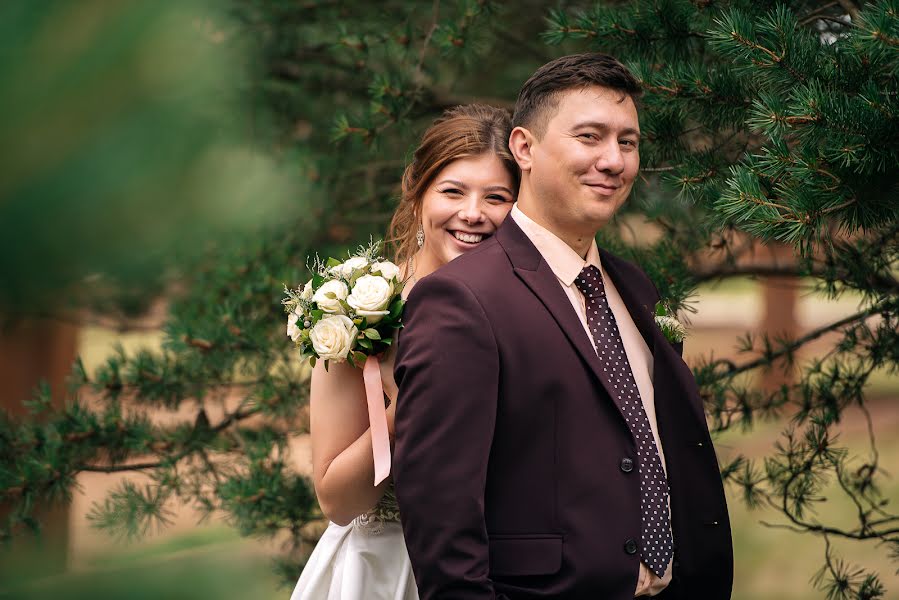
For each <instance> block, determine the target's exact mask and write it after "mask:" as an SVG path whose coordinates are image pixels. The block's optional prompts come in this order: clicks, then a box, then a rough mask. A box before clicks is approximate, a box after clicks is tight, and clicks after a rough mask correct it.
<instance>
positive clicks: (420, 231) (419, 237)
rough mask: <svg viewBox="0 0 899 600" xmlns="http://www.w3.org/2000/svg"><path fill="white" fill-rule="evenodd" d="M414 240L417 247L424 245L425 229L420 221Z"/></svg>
mask: <svg viewBox="0 0 899 600" xmlns="http://www.w3.org/2000/svg"><path fill="white" fill-rule="evenodd" d="M415 241H416V242H418V247H419V248H421V247H422V246H424V245H425V230H424V227H422V225H421V223H419V224H418V231H417V232H416V233H415Z"/></svg>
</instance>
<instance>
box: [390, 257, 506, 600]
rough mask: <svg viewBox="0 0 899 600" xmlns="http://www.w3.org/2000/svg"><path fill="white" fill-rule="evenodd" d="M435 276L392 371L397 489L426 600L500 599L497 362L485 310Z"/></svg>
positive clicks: (414, 300) (407, 326) (408, 323)
mask: <svg viewBox="0 0 899 600" xmlns="http://www.w3.org/2000/svg"><path fill="white" fill-rule="evenodd" d="M441 275H442V274H439V273H438V274H432V275H431V276H429V277H426V278H425V279H423V280H421V281H420V282H419V283H418V285H416V287H415V289H414V290H413V291H412V293H411V294H410V297H409V301H408V303H407V305H406V310H405V314H404V328H403V329H402V330H401V333H400V336H399V346H398V349H397V360H396V366H395V370H394V374H395V377H396V381H397V385H398V386H399V396H398V399H397V408H396V446H395V454H394V466H393V473H394V481H395V485H396V495H397V500H398V501H399V506H400V514H401V521H402V524H403V533H404V536H405V539H406V546H407V548H408V551H409V558H410V560H411V562H412V568H413V571H414V573H415V580H416V583H417V584H418V590H419V595H420V597H421V598H422V600H434V599H438V598H439V599H444V598H452V599H453V600H462V599H464V600H469V599H471V600H474V599H482V598H483V599H493V598H505V596H502V595H500V596H497V595H496V593H495V591H494V589H493V584H492V582H491V581H490V579H489V578H488V573H489V553H488V542H487V529H486V525H485V521H484V489H485V483H486V479H487V463H488V458H489V454H490V446H491V442H492V439H493V430H494V423H495V420H496V406H497V398H498V380H499V372H498V370H499V357H498V351H497V345H496V341H495V339H494V336H493V332H492V329H491V326H490V323H489V321H488V320H487V317H486V315H485V313H484V310H483V309H482V307H481V305H480V304H479V302H478V301H477V299H476V298H475V296H474V295H473V294H472V292H471V291H470V289H469V288H468V287H467V286H466V285H465V284H464V283H463V282H461V281H457V280H454V279H451V278H450V277H443V276H441Z"/></svg>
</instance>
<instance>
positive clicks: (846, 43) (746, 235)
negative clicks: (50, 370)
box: [0, 0, 899, 599]
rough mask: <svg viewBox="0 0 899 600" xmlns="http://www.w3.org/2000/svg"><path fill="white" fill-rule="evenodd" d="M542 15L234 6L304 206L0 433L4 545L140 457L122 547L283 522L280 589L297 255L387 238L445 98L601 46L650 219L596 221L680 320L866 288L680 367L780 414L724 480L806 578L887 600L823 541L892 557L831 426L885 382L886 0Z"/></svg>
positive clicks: (894, 315) (529, 10)
mask: <svg viewBox="0 0 899 600" xmlns="http://www.w3.org/2000/svg"><path fill="white" fill-rule="evenodd" d="M546 4H547V3H542V2H536V1H524V2H516V3H504V2H490V1H487V0H460V1H455V2H424V1H421V0H418V1H414V0H413V1H409V2H399V1H395V0H387V1H385V2H378V3H368V2H357V3H344V2H332V1H329V0H310V1H304V2H294V1H287V0H233V1H232V4H231V6H232V8H231V13H232V17H233V25H232V28H231V30H230V32H229V35H231V36H232V39H233V40H239V41H240V42H241V43H242V44H245V45H246V46H248V47H251V48H254V49H255V52H256V53H255V54H254V55H253V59H252V60H251V61H249V66H248V74H247V77H248V79H249V81H250V85H248V87H247V89H246V91H245V94H246V96H247V98H248V99H249V100H250V101H251V104H252V106H254V111H255V112H256V114H257V115H258V116H259V119H258V124H259V126H258V128H257V129H256V130H255V135H256V136H257V138H258V140H259V142H260V143H261V144H263V145H266V146H267V147H269V148H270V149H271V152H272V154H273V155H275V156H277V157H278V158H279V159H280V160H282V161H283V160H287V161H296V162H297V164H298V165H299V168H300V169H301V170H302V171H303V175H304V178H305V180H306V181H305V185H306V186H307V187H306V188H305V189H304V194H305V195H304V198H303V201H304V203H305V206H307V207H308V208H307V210H305V211H304V214H303V215H302V216H300V217H299V218H297V219H293V220H291V221H290V222H289V223H284V224H283V225H282V226H280V227H272V228H270V229H268V230H265V231H262V232H260V233H259V235H258V236H256V237H255V239H254V241H252V242H246V241H242V242H241V243H239V244H237V243H231V244H229V243H224V242H223V243H222V244H219V245H217V246H216V247H215V248H214V249H213V251H211V253H210V256H209V257H208V258H207V259H206V260H205V261H202V262H201V264H200V265H199V266H198V267H196V268H195V269H193V270H191V271H190V272H189V273H188V276H187V277H186V278H185V282H184V283H185V285H184V289H185V290H186V291H185V292H184V293H183V294H181V295H180V296H178V297H177V299H176V300H175V302H174V303H173V305H172V308H171V310H170V314H169V317H168V320H167V322H166V326H165V344H164V347H163V350H162V351H161V352H158V353H151V352H138V353H133V354H127V353H125V352H121V351H120V352H118V353H116V354H114V355H113V356H111V357H109V359H108V361H107V363H106V365H104V366H103V367H102V368H100V369H99V370H97V371H96V372H94V373H86V372H85V371H84V369H82V368H80V367H79V366H78V365H76V368H75V371H74V376H73V378H72V388H71V392H70V396H71V400H70V403H69V404H68V406H67V408H66V409H65V410H64V411H56V410H53V409H51V408H50V407H49V400H48V398H49V392H48V390H46V389H42V390H39V391H38V392H37V395H36V397H35V398H34V399H33V400H32V401H31V403H30V406H31V408H32V411H33V413H34V414H33V418H29V419H24V420H19V421H13V420H11V419H9V418H4V419H3V420H2V421H0V448H2V449H3V452H2V453H0V498H2V499H3V500H4V501H6V502H8V503H10V504H11V505H12V506H14V511H13V512H12V514H11V516H10V518H9V519H8V521H7V522H6V523H5V526H4V528H3V532H4V535H5V536H7V537H9V536H12V535H14V534H15V532H16V531H18V530H19V529H20V528H22V527H23V526H27V527H37V526H39V524H38V523H37V522H36V521H35V520H34V518H33V515H32V508H33V506H34V504H35V503H36V502H38V501H39V500H42V499H48V498H49V499H60V500H63V501H64V500H66V499H67V498H68V497H69V495H70V494H71V490H72V486H73V485H74V481H75V476H76V475H77V474H78V473H79V472H83V471H129V470H132V471H140V472H142V473H145V474H147V475H149V477H150V482H149V483H142V484H136V483H129V484H125V485H123V486H122V487H120V488H119V489H118V490H116V491H115V492H114V493H113V494H112V495H111V496H110V497H109V498H108V499H106V500H105V501H104V502H103V503H99V504H98V505H97V506H95V507H94V509H93V511H92V513H91V518H92V519H94V521H95V522H96V523H97V525H98V526H101V527H103V528H106V529H109V530H110V531H111V532H113V533H115V534H117V535H122V536H125V537H131V536H137V535H141V534H143V533H144V532H146V531H147V530H148V529H149V528H151V527H156V526H158V525H164V524H165V522H166V519H167V518H168V517H167V515H168V514H169V513H168V511H169V510H170V509H171V507H172V506H174V505H175V504H176V503H185V504H191V505H194V506H200V507H201V508H203V509H204V510H205V511H206V512H207V513H209V514H211V513H213V512H217V511H218V512H221V513H223V514H225V515H226V517H227V518H228V519H229V520H230V521H231V522H233V523H234V525H235V526H236V527H237V528H238V529H239V530H240V531H241V532H242V533H244V534H248V535H250V534H252V535H273V534H276V533H287V534H288V535H287V536H286V537H287V538H288V542H287V547H286V548H285V555H284V562H283V564H282V565H281V567H280V568H281V570H282V572H283V573H284V574H285V578H286V579H287V580H291V579H295V577H296V575H297V573H298V572H299V568H300V566H301V565H302V561H303V558H304V556H305V553H306V552H308V549H309V546H308V544H305V543H304V538H303V527H304V525H305V524H306V523H308V522H310V521H311V520H314V519H317V518H319V517H320V514H319V512H318V509H317V507H316V504H315V498H314V494H313V492H312V486H311V483H310V482H309V481H308V480H307V479H305V478H304V477H301V476H299V475H297V474H296V473H295V472H294V470H293V469H292V468H291V466H290V462H289V453H288V444H287V442H288V440H289V437H290V436H291V435H294V434H297V433H301V432H302V431H303V430H304V419H303V411H304V406H305V404H306V400H307V394H308V390H307V388H308V383H307V380H306V375H305V373H304V372H303V371H302V370H301V369H300V368H299V364H298V362H299V361H298V360H297V357H296V356H295V352H294V351H293V350H292V344H291V343H290V341H289V340H288V339H287V338H286V336H285V335H284V328H283V313H282V311H281V306H280V303H279V301H280V297H281V294H282V290H283V285H284V284H285V283H287V284H289V285H291V286H296V285H298V284H301V283H302V282H303V281H305V280H306V279H308V271H307V270H306V268H305V265H304V262H305V257H306V255H307V254H308V253H309V252H310V249H312V250H317V251H318V252H319V253H320V254H321V255H324V256H328V255H333V256H342V255H343V254H344V253H345V251H346V249H347V248H352V247H355V246H356V245H357V244H358V243H360V242H363V241H365V240H367V239H368V238H369V235H374V236H375V237H376V238H378V237H382V236H383V232H384V230H385V228H386V223H387V222H388V221H389V218H390V215H391V213H392V211H393V207H394V206H395V201H396V197H397V194H398V183H399V181H400V177H401V174H402V169H403V166H404V164H405V161H406V160H407V159H408V157H409V152H410V150H411V149H412V148H413V147H414V144H415V142H416V140H417V139H418V136H419V134H420V133H421V131H423V129H424V127H426V125H427V124H428V123H430V121H431V120H433V118H435V117H436V116H438V115H439V114H440V113H441V111H442V110H444V109H445V108H447V107H449V106H453V105H455V104H459V103H465V102H471V101H476V100H477V101H485V102H490V103H493V104H497V105H501V106H511V105H512V104H513V102H514V99H515V95H516V92H517V89H518V87H519V86H520V85H521V83H522V82H523V81H524V79H525V78H526V77H527V76H528V75H529V74H530V73H531V72H533V70H534V69H535V68H536V67H537V66H539V65H540V64H542V63H544V62H546V61H547V60H549V59H551V58H552V57H554V56H558V55H561V54H566V53H570V52H579V51H587V50H599V51H604V52H609V53H612V54H614V55H616V56H619V57H620V58H621V59H622V60H623V61H624V62H625V63H626V64H628V66H630V67H631V69H632V70H633V71H634V73H636V74H637V76H638V77H639V78H640V80H641V81H642V82H643V85H644V89H645V92H646V93H645V96H644V98H643V100H642V107H641V129H642V133H643V139H642V141H641V164H642V166H643V174H642V178H641V181H640V182H639V183H638V185H637V188H636V189H635V193H634V198H633V199H632V201H631V202H630V203H629V204H628V205H627V206H626V207H625V213H624V217H628V216H629V215H633V214H635V213H639V214H641V215H643V216H644V217H645V218H646V219H647V220H648V221H650V222H651V223H653V224H655V226H657V228H658V231H660V232H661V235H660V237H659V238H658V239H657V240H656V241H654V242H653V243H652V244H651V245H649V246H634V245H633V244H632V243H631V242H630V239H631V237H632V236H629V235H628V231H627V225H626V218H622V219H620V220H619V224H620V225H621V227H617V228H609V229H608V230H606V231H603V232H600V236H599V237H600V241H601V243H602V244H603V245H604V246H606V247H608V248H610V249H612V250H614V251H618V252H621V253H624V254H625V255H627V256H630V257H631V258H633V259H635V260H637V261H638V262H639V263H640V264H641V265H642V266H643V267H644V268H645V269H646V271H647V272H648V273H649V275H650V277H651V278H652V279H653V281H654V282H655V284H656V286H657V287H658V289H659V291H660V293H661V295H662V297H663V298H665V300H666V302H667V304H668V305H669V306H670V307H671V308H673V309H685V308H689V304H688V303H687V301H688V299H689V298H690V297H691V296H692V295H693V294H694V293H695V291H696V288H697V286H698V285H699V284H701V283H705V282H710V281H720V280H723V279H727V278H732V277H747V276H754V275H777V276H781V277H793V278H796V279H802V280H803V281H805V282H809V283H810V284H811V286H812V288H813V289H814V290H816V291H819V292H823V293H825V294H826V295H827V296H829V297H831V298H839V297H841V296H843V295H847V294H855V295H858V296H859V297H860V298H861V300H860V304H859V308H858V311H857V312H856V313H855V314H853V315H849V316H847V317H845V318H842V319H839V320H838V321H834V322H832V323H828V324H826V325H824V326H822V327H820V328H818V329H816V330H814V331H810V332H806V333H804V334H802V336H801V337H798V338H789V339H787V338H777V337H769V336H765V335H754V334H747V335H746V336H745V337H744V338H741V339H740V340H737V343H738V344H739V348H740V350H741V353H740V356H741V361H739V362H734V361H723V360H715V359H713V358H712V357H709V358H708V359H707V360H706V361H705V362H703V363H702V364H700V365H697V366H696V367H695V369H694V371H695V374H696V377H697V381H698V382H699V384H700V388H701V390H702V393H703V396H704V399H705V403H706V410H707V413H708V418H709V422H710V424H711V426H712V428H713V431H715V432H720V431H724V430H728V429H731V428H734V427H740V428H743V429H745V430H751V429H752V428H753V427H754V426H755V425H756V424H757V423H759V422H761V421H764V420H767V419H771V418H780V419H786V420H787V421H788V422H789V423H790V425H789V427H788V428H787V429H786V430H785V431H784V433H783V435H782V437H781V439H780V441H779V442H778V443H777V445H776V446H775V447H773V448H771V450H770V452H769V453H768V456H767V457H766V458H765V459H764V460H761V461H750V460H748V459H746V458H744V457H737V458H736V459H734V460H733V461H731V462H729V463H727V464H723V465H722V467H721V468H722V477H723V478H724V480H725V481H726V483H727V485H729V486H732V487H733V488H734V489H735V490H736V491H738V492H740V495H741V496H742V498H743V499H744V501H745V502H746V504H747V505H749V506H750V507H755V506H771V507H776V508H777V509H778V510H779V511H780V512H781V513H782V515H783V521H784V523H785V524H786V525H789V526H790V527H792V528H793V529H794V530H796V531H798V532H803V533H805V534H807V535H817V536H820V537H821V538H823V544H822V546H823V547H824V553H823V563H824V566H823V567H822V570H821V572H820V573H819V574H818V576H817V577H816V579H815V580H814V585H816V586H817V587H818V588H819V589H821V590H822V591H824V592H825V593H826V594H827V597H828V598H871V599H873V598H884V597H886V593H887V591H886V590H884V587H883V585H882V583H881V582H880V581H879V579H878V577H877V574H876V573H873V572H869V571H868V570H866V569H864V568H863V567H862V568H858V567H854V566H851V565H847V564H845V563H843V562H842V561H841V560H840V559H839V558H838V557H835V556H833V555H832V552H831V547H830V540H831V539H834V538H843V539H852V540H874V539H876V540H880V541H881V542H883V547H884V552H885V553H891V554H890V556H891V558H892V559H893V560H894V561H895V560H897V558H899V534H897V532H896V528H895V522H896V519H897V518H899V515H897V514H896V513H895V507H891V506H890V505H889V504H887V503H886V502H885V501H886V499H885V498H884V497H883V495H882V493H881V492H880V490H881V482H882V481H883V478H884V477H885V476H886V474H885V473H884V472H883V470H882V468H881V466H880V464H879V460H878V454H877V452H876V446H875V445H874V442H875V440H874V439H873V438H872V448H875V449H874V450H872V452H871V453H870V454H866V455H850V454H849V453H848V452H847V451H846V450H845V449H844V448H842V447H841V446H840V444H839V440H838V433H839V431H840V416H841V414H842V412H843V411H844V410H845V409H847V408H849V407H860V408H861V409H862V410H866V409H865V406H866V399H865V398H866V387H867V384H868V382H869V380H870V377H871V375H872V373H874V372H877V371H884V372H887V373H889V374H892V375H895V374H896V373H897V370H899V334H897V330H899V280H897V273H899V200H897V198H899V179H897V168H896V167H897V164H899V121H897V114H899V99H897V93H899V81H897V77H899V2H897V0H882V1H875V2H858V1H855V0H844V1H841V2H827V3H825V2H810V1H798V0H797V1H790V2H773V1H748V0H742V1H741V0H733V1H724V0H722V1H714V0H712V1H701V2H700V1H695V0H692V1H690V0H635V1H633V2H602V3H597V4H593V3H586V2H569V3H564V5H563V6H564V7H563V8H556V9H551V8H549V7H548V6H546ZM754 241H755V242H762V243H774V242H780V243H783V244H788V245H790V246H792V247H793V248H794V249H795V255H794V260H793V261H792V262H789V263H788V264H786V265H784V266H780V267H758V266H752V265H747V262H746V261H745V260H742V259H744V258H745V256H746V253H747V251H748V249H749V248H750V247H751V244H750V242H754ZM699 257H702V260H699ZM825 334H835V335H836V338H835V339H836V341H835V342H834V343H833V344H832V346H830V348H829V350H828V351H827V352H825V353H823V354H821V355H820V356H818V357H817V358H814V359H811V360H804V361H801V362H800V361H799V360H798V358H797V352H798V351H800V350H801V349H803V348H804V347H805V346H806V345H807V344H809V343H810V342H812V341H814V340H817V339H818V338H820V337H822V336H824V335H825ZM775 362H777V363H778V364H786V365H791V366H792V367H793V369H794V379H793V382H792V383H790V384H788V385H784V386H783V387H782V388H780V389H777V390H774V391H764V390H762V389H760V388H759V387H757V386H756V385H754V384H752V383H751V381H752V378H751V377H747V376H749V375H753V374H758V373H762V372H764V371H765V370H767V369H771V368H772V364H773V363H775ZM86 390H91V391H92V392H93V393H94V394H96V395H97V396H99V398H100V399H101V401H100V402H99V404H98V403H97V402H93V403H91V404H88V403H87V402H84V401H83V398H82V396H83V394H84V392H85V391H86ZM225 397H227V398H228V399H229V400H228V402H225V401H224V398H225ZM187 407H194V408H193V414H194V416H193V417H192V418H191V419H190V420H187V421H184V422H180V423H177V424H171V425H166V426H162V425H158V424H155V423H154V422H153V421H151V420H150V419H149V418H148V417H147V414H148V413H149V412H150V411H153V410H157V409H160V408H166V409H175V408H179V409H182V410H185V409H186V408H187ZM213 409H215V410H213ZM213 414H214V415H215V416H214V417H210V416H209V415H213ZM834 481H836V482H837V483H838V484H839V489H840V490H841V492H840V493H842V494H845V495H846V496H848V497H849V498H851V499H852V501H853V502H854V504H855V506H856V507H857V508H858V511H857V515H856V516H855V519H854V521H852V522H850V523H849V524H847V523H846V522H845V521H844V522H841V523H840V524H834V523H828V522H822V521H821V520H820V518H819V517H818V516H817V515H816V513H815V505H816V503H817V501H818V500H819V498H820V497H821V494H822V493H823V492H822V491H823V489H824V486H825V485H826V484H827V483H829V482H834Z"/></svg>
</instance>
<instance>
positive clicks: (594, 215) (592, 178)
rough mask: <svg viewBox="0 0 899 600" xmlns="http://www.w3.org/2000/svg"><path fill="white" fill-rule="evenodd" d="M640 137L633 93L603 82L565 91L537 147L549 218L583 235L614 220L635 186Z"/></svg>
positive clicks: (537, 171)
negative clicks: (601, 85)
mask: <svg viewBox="0 0 899 600" xmlns="http://www.w3.org/2000/svg"><path fill="white" fill-rule="evenodd" d="M639 139H640V124H639V122H638V118H637V108H636V106H634V102H633V100H631V98H630V97H629V96H627V95H623V94H621V93H620V92H617V91H615V90H610V89H608V88H604V87H599V86H591V87H588V88H584V89H577V90H568V91H565V92H562V93H561V97H560V98H559V105H558V108H557V110H556V112H555V114H554V115H552V116H551V117H550V120H549V122H548V123H547V125H546V131H545V133H544V135H543V139H542V140H534V142H533V144H532V146H531V165H530V182H531V186H532V189H533V191H534V194H535V196H536V199H537V201H538V202H540V204H541V210H542V212H543V214H544V216H545V217H546V218H547V220H549V221H550V222H551V223H552V224H553V225H554V226H556V227H559V228H561V229H562V230H563V231H567V232H578V233H580V232H586V233H589V232H590V231H593V232H595V231H597V230H599V229H600V228H601V227H603V226H604V225H605V224H606V223H608V222H609V220H610V219H611V218H612V217H613V216H614V214H615V212H616V211H617V210H618V208H619V207H620V206H621V205H622V204H623V203H624V201H625V199H626V198H627V196H628V194H630V191H631V187H632V186H633V185H634V178H635V177H636V176H637V171H638V170H639V168H640V153H639V149H638V144H639Z"/></svg>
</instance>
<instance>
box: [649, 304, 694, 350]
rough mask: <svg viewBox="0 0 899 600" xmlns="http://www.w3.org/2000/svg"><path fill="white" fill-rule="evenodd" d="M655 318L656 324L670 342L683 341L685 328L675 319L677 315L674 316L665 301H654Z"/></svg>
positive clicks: (685, 332)
mask: <svg viewBox="0 0 899 600" xmlns="http://www.w3.org/2000/svg"><path fill="white" fill-rule="evenodd" d="M655 320H656V325H658V326H659V329H661V330H662V333H663V334H664V335H665V338H666V339H667V340H668V341H669V342H671V343H672V344H677V343H680V342H683V341H684V338H685V337H687V328H686V327H684V324H683V323H681V322H680V321H678V320H677V317H675V316H674V311H672V310H671V309H670V307H669V306H668V304H667V303H665V302H661V301H659V302H656V313H655Z"/></svg>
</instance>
